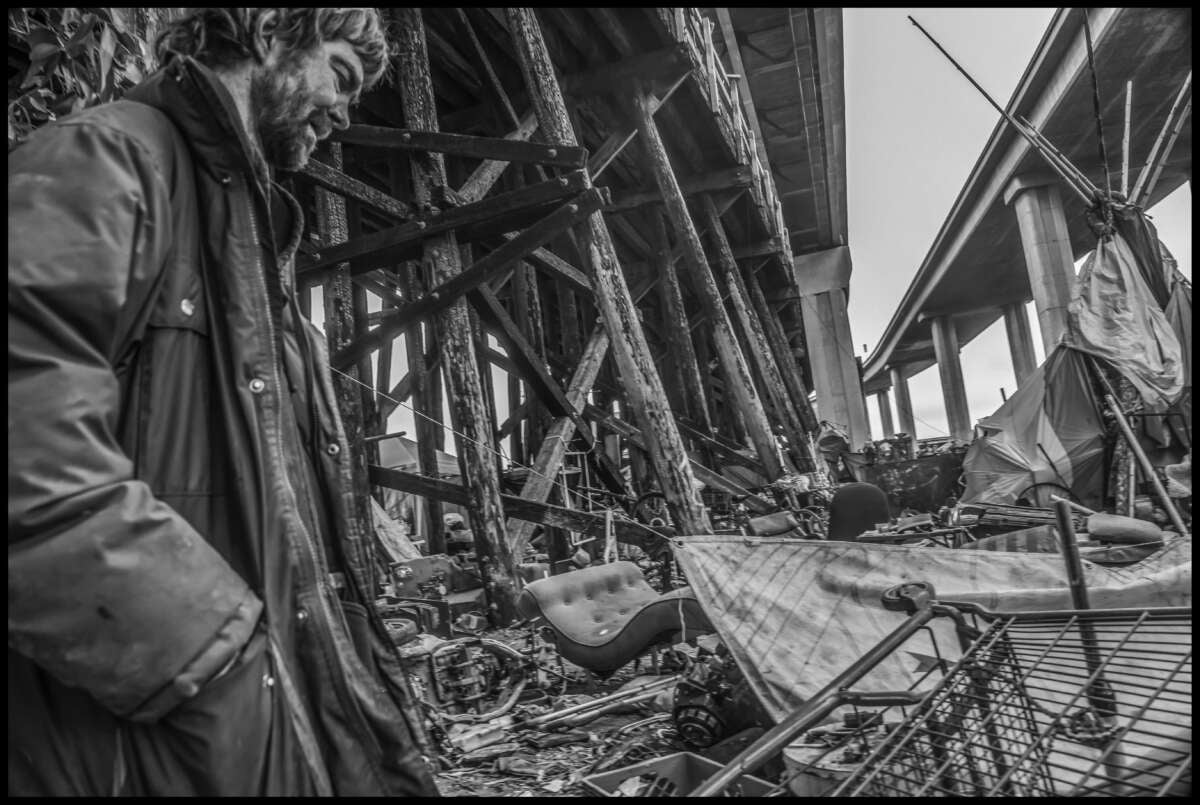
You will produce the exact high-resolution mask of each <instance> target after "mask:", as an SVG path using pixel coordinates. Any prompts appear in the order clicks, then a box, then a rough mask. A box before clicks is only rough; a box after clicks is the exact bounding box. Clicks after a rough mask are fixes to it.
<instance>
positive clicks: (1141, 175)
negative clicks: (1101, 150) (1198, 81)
mask: <svg viewBox="0 0 1200 805" xmlns="http://www.w3.org/2000/svg"><path fill="white" fill-rule="evenodd" d="M1191 86H1192V71H1191V70H1189V71H1188V74H1187V77H1186V78H1184V79H1183V86H1181V87H1180V88H1179V94H1177V95H1176V96H1175V102H1174V103H1172V104H1171V111H1169V112H1167V119H1166V120H1165V121H1163V127H1162V130H1161V131H1159V133H1158V136H1157V137H1155V138H1154V145H1153V146H1152V147H1151V148H1150V156H1149V157H1147V159H1146V164H1145V165H1143V166H1142V169H1141V170H1140V171H1138V177H1137V181H1136V182H1134V183H1133V190H1131V191H1130V193H1129V201H1130V202H1132V203H1133V204H1136V205H1137V206H1139V207H1141V206H1143V201H1144V200H1145V199H1143V198H1142V187H1143V186H1144V185H1145V184H1146V180H1147V179H1148V178H1150V173H1151V172H1152V171H1153V169H1154V164H1155V161H1156V160H1157V159H1158V149H1159V148H1161V147H1162V144H1163V140H1165V139H1166V137H1167V133H1168V132H1169V131H1170V130H1171V125H1172V123H1173V122H1174V121H1175V113H1176V112H1177V111H1179V106H1180V104H1182V103H1183V99H1184V97H1185V96H1186V95H1187V91H1188V89H1190V88H1191ZM1184 117H1186V115H1181V116H1180V119H1181V120H1182V119H1183V118H1184ZM1165 159H1166V157H1164V160H1165Z"/></svg>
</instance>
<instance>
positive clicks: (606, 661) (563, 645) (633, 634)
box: [517, 562, 713, 673]
mask: <svg viewBox="0 0 1200 805" xmlns="http://www.w3.org/2000/svg"><path fill="white" fill-rule="evenodd" d="M681 609H682V617H683V624H682V629H681V624H680V611H681ZM517 611H518V612H520V613H521V616H522V617H525V618H530V619H539V620H541V621H543V622H544V623H545V624H546V625H547V626H549V627H550V629H551V631H552V632H553V633H554V636H555V643H556V646H557V648H558V651H559V653H560V654H562V656H563V657H564V658H565V659H567V660H570V661H571V662H573V663H575V664H576V665H579V666H581V667H583V668H587V669H588V670H591V671H597V672H600V673H603V672H607V671H615V670H617V669H618V668H620V667H621V666H623V665H625V664H626V663H628V662H629V661H631V660H632V659H633V658H635V657H637V656H638V655H640V654H641V653H642V652H644V651H646V650H647V649H649V648H650V647H652V646H654V645H657V644H659V643H662V642H664V641H666V640H668V639H678V640H686V639H690V638H692V637H695V636H696V635H700V634H706V633H709V632H712V631H713V628H712V624H711V623H709V620H708V618H707V617H706V616H705V614H704V610H702V609H701V608H700V603H699V602H698V601H697V600H696V597H695V596H694V595H692V592H691V590H690V589H689V588H687V587H684V588H681V589H678V590H674V591H672V592H669V593H663V594H661V595H660V594H659V593H656V592H655V591H654V589H653V588H652V587H651V586H650V585H649V584H647V583H646V578H645V576H643V575H642V571H641V569H640V568H639V567H638V566H637V565H635V564H633V563H632V562H612V563H609V564H604V565H596V566H593V567H587V568H584V569H582V570H573V571H571V572H569V573H563V574H561V575H558V576H552V577H550V578H548V579H539V580H537V581H534V582H530V583H529V584H528V585H527V586H526V587H525V589H524V590H523V591H522V592H521V595H520V597H519V598H518V599H517ZM681 632H682V634H681Z"/></svg>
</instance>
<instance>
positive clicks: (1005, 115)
mask: <svg viewBox="0 0 1200 805" xmlns="http://www.w3.org/2000/svg"><path fill="white" fill-rule="evenodd" d="M908 21H909V22H911V23H912V24H913V25H915V26H917V30H919V31H920V32H921V33H923V34H925V37H926V38H927V39H928V40H929V41H930V42H932V43H933V45H934V47H936V48H937V49H938V50H939V51H941V53H942V55H943V56H945V57H946V58H947V59H949V60H950V63H951V64H953V65H954V67H955V69H957V70H958V71H959V72H960V73H962V74H963V75H964V76H965V77H966V79H967V80H968V81H970V82H971V86H973V87H975V89H977V90H979V93H980V94H981V95H983V97H984V99H986V100H987V102H988V103H990V104H991V105H992V108H993V109H995V110H996V111H997V112H999V113H1000V114H1001V116H1002V117H1003V118H1004V119H1005V120H1007V121H1008V122H1009V124H1011V125H1012V127H1013V128H1014V129H1016V130H1017V133H1018V134H1020V135H1021V136H1022V137H1024V138H1025V140H1026V141H1027V142H1028V143H1029V144H1030V145H1031V146H1033V150H1035V151H1037V152H1038V153H1039V154H1041V155H1042V157H1043V158H1044V159H1045V160H1046V161H1047V162H1048V163H1050V167H1051V168H1053V169H1054V170H1055V171H1056V172H1058V173H1059V174H1060V175H1062V176H1063V178H1064V179H1067V176H1066V175H1064V174H1063V173H1062V170H1061V168H1060V167H1059V166H1058V165H1057V164H1056V163H1055V162H1054V161H1053V160H1052V159H1051V158H1050V156H1049V154H1048V153H1047V151H1046V150H1045V149H1044V148H1042V147H1041V146H1040V145H1039V144H1038V142H1037V140H1035V139H1034V137H1033V135H1031V134H1030V133H1029V132H1028V131H1026V130H1025V128H1024V127H1022V126H1021V125H1020V124H1019V123H1018V122H1017V121H1016V120H1015V119H1014V118H1013V116H1012V115H1010V114H1009V113H1008V112H1007V111H1005V110H1004V109H1003V108H1001V106H1000V104H998V103H996V102H995V101H994V100H992V96H991V95H988V94H987V91H986V90H984V88H983V87H981V86H979V83H978V82H977V81H976V80H975V79H974V78H971V74H970V73H968V72H967V71H966V70H964V69H963V68H962V67H961V66H960V65H959V63H958V62H956V61H955V60H954V57H953V56H951V55H950V54H949V53H947V52H946V49H945V48H944V47H942V46H941V45H939V44H938V41H937V40H936V39H934V38H933V37H932V36H931V35H930V34H929V32H928V31H926V30H925V29H924V28H922V27H921V23H919V22H917V21H916V20H915V19H913V18H912V17H911V16H910V17H909V18H908ZM1067 181H1068V182H1069V181H1070V180H1069V179H1067ZM1096 200H1097V199H1087V198H1085V199H1084V202H1085V203H1087V204H1092V203H1094V202H1095V201H1096Z"/></svg>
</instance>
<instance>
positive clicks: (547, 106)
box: [505, 8, 712, 534]
mask: <svg viewBox="0 0 1200 805" xmlns="http://www.w3.org/2000/svg"><path fill="white" fill-rule="evenodd" d="M505 13H506V17H507V19H508V23H509V30H510V31H511V32H512V34H513V41H514V44H515V45H516V51H517V56H518V60H519V62H520V64H521V72H522V74H523V75H524V78H525V85H526V88H527V89H528V90H529V95H530V98H531V100H532V103H533V105H534V108H535V109H536V110H537V115H538V121H539V123H540V125H541V129H542V131H543V133H544V134H545V136H546V137H548V138H549V139H551V140H553V141H555V142H564V143H574V142H576V138H575V132H574V130H573V129H572V126H571V122H570V118H569V116H568V114H567V107H566V102H565V100H564V99H563V94H562V91H561V89H560V88H559V85H558V78H557V77H556V74H555V70H554V63H553V60H552V59H551V58H550V54H549V51H548V50H547V48H546V42H545V40H544V39H543V37H542V32H541V27H540V25H539V24H538V21H537V18H536V17H535V16H534V15H533V11H532V10H531V9H523V8H508V9H506V10H505ZM589 169H590V164H589ZM592 175H593V176H594V174H592ZM579 240H580V241H581V242H582V243H583V244H586V250H587V254H588V255H589V259H590V260H591V278H592V284H593V286H594V288H595V299H596V305H597V307H598V308H599V312H600V316H601V319H602V320H603V322H604V326H605V329H606V330H607V331H608V333H609V335H610V337H611V339H612V347H613V354H614V357H615V358H616V361H617V365H618V366H619V367H620V372H621V380H622V382H623V383H624V385H625V391H626V394H627V395H628V398H629V401H630V403H631V406H632V408H633V409H634V411H635V412H636V414H637V416H638V419H639V421H640V422H641V423H642V425H643V427H644V429H645V431H646V433H647V438H646V440H647V442H648V449H649V452H650V456H651V460H652V462H653V464H654V469H655V471H656V474H657V475H658V480H659V485H660V487H661V489H662V492H663V494H664V496H665V497H666V499H667V502H668V505H669V506H670V508H671V514H672V516H673V518H674V520H675V523H676V525H677V526H678V528H679V530H680V531H681V532H683V533H694V534H704V533H708V532H710V531H711V530H712V526H711V525H710V524H709V520H708V514H707V512H706V511H705V510H704V506H703V505H701V503H700V501H699V500H698V497H699V496H698V495H696V494H695V493H696V489H697V488H698V487H697V483H696V479H695V476H694V475H693V474H692V472H691V468H690V466H689V465H688V459H687V451H686V449H685V447H684V444H683V440H682V439H681V438H680V437H679V432H678V431H677V430H676V429H675V423H674V420H673V418H672V417H671V411H670V406H669V405H668V403H667V395H666V392H665V391H664V389H663V386H662V380H661V379H660V378H659V376H658V370H657V369H656V368H655V365H654V358H653V356H652V355H651V353H650V349H649V347H648V346H647V345H646V337H645V334H644V333H643V332H642V328H641V326H640V324H639V321H638V314H637V308H636V307H635V306H634V302H633V298H632V297H631V296H630V294H629V287H628V286H627V285H626V283H625V276H624V274H623V272H622V270H621V264H620V262H619V261H618V259H617V255H616V248H615V247H614V246H613V242H612V235H611V234H610V233H609V231H608V227H607V226H606V225H605V221H604V216H603V215H602V214H601V213H598V212H597V213H594V214H593V215H592V216H590V217H589V219H588V224H587V227H586V228H583V227H581V231H580V233H579ZM593 380H594V377H593ZM560 461H561V459H560Z"/></svg>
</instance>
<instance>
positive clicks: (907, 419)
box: [888, 366, 917, 441]
mask: <svg viewBox="0 0 1200 805" xmlns="http://www.w3.org/2000/svg"><path fill="white" fill-rule="evenodd" d="M888 372H889V374H891V376H892V391H894V392H895V393H896V417H897V418H898V419H899V420H900V432H901V433H907V434H908V435H909V436H911V437H912V438H913V440H914V441H915V440H916V438H917V420H916V419H915V418H914V417H913V407H912V398H911V397H909V396H908V378H907V377H905V376H904V371H903V367H901V366H889V367H888Z"/></svg>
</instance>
